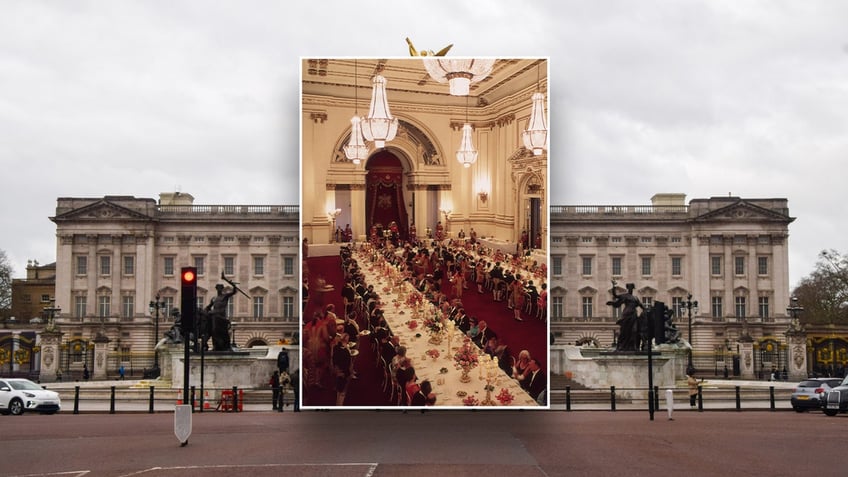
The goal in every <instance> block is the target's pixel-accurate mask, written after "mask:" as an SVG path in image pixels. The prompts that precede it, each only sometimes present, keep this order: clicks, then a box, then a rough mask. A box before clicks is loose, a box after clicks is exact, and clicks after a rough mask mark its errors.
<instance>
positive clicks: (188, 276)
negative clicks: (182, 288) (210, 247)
mask: <svg viewBox="0 0 848 477" xmlns="http://www.w3.org/2000/svg"><path fill="white" fill-rule="evenodd" d="M196 278H197V275H195V273H194V270H183V283H193V282H194V280H195V279H196Z"/></svg>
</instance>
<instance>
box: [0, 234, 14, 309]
mask: <svg viewBox="0 0 848 477" xmlns="http://www.w3.org/2000/svg"><path fill="white" fill-rule="evenodd" d="M10 308H12V264H10V263H9V258H8V257H7V256H6V252H5V251H4V250H0V311H2V310H9V309H10ZM3 314H4V313H0V315H3Z"/></svg>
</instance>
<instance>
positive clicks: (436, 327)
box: [424, 316, 444, 334]
mask: <svg viewBox="0 0 848 477" xmlns="http://www.w3.org/2000/svg"><path fill="white" fill-rule="evenodd" d="M443 326H444V325H443V324H442V321H441V320H439V318H438V316H434V317H429V318H424V328H425V329H426V330H427V331H429V332H430V333H431V334H437V333H441V332H442V327H443Z"/></svg>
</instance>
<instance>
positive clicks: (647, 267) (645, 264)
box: [642, 257, 652, 277]
mask: <svg viewBox="0 0 848 477" xmlns="http://www.w3.org/2000/svg"><path fill="white" fill-rule="evenodd" d="M651 258H652V257H642V276H644V277H649V276H651Z"/></svg>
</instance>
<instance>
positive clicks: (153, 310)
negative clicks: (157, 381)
mask: <svg viewBox="0 0 848 477" xmlns="http://www.w3.org/2000/svg"><path fill="white" fill-rule="evenodd" d="M167 306H168V304H167V303H166V302H163V301H160V299H159V294H158V293H157V294H156V299H155V300H154V301H151V302H150V305H149V307H150V314H151V315H153V314H155V317H154V318H153V370H152V371H151V373H152V374H153V376H152V377H154V378H157V377H159V350H158V349H157V348H156V343H158V341H159V310H164V309H165V308H166V307H167Z"/></svg>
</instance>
